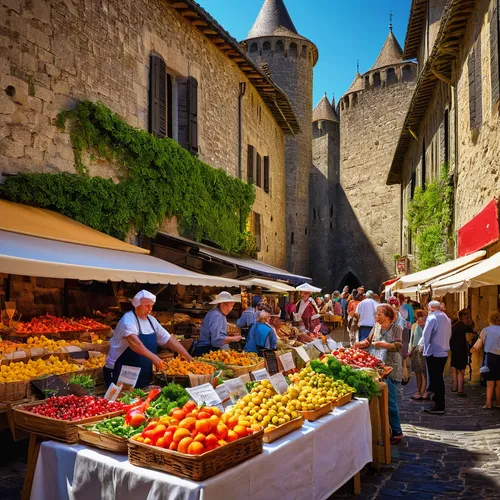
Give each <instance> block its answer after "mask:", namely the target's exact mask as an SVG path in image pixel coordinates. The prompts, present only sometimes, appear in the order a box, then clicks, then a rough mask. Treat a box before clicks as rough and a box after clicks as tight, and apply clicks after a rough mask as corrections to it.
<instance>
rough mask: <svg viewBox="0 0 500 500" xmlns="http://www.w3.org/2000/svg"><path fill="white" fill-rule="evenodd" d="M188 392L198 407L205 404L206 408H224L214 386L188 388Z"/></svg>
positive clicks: (205, 385) (204, 385)
mask: <svg viewBox="0 0 500 500" xmlns="http://www.w3.org/2000/svg"><path fill="white" fill-rule="evenodd" d="M226 384H227V382H226ZM186 391H187V392H188V393H189V395H190V396H191V397H192V398H193V399H194V402H195V403H196V404H197V405H203V404H205V405H206V406H219V407H222V401H221V399H220V397H219V395H218V394H217V392H215V389H214V388H213V387H212V384H203V385H198V386H196V387H188V388H186Z"/></svg>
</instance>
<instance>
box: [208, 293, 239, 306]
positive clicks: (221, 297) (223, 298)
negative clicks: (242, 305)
mask: <svg viewBox="0 0 500 500" xmlns="http://www.w3.org/2000/svg"><path fill="white" fill-rule="evenodd" d="M223 302H241V296H240V295H235V296H234V297H233V296H232V295H231V294H230V293H229V292H221V293H219V294H218V295H217V296H216V297H215V299H214V300H212V302H210V304H222V303H223Z"/></svg>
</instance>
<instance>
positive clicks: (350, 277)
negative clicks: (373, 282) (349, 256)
mask: <svg viewBox="0 0 500 500" xmlns="http://www.w3.org/2000/svg"><path fill="white" fill-rule="evenodd" d="M361 284H362V283H361V281H360V280H359V279H358V278H357V276H356V275H355V274H354V273H352V272H351V271H348V272H347V274H346V275H345V276H344V278H343V279H342V281H341V282H340V285H339V288H338V290H339V291H340V292H341V291H342V289H343V288H344V287H345V286H348V287H349V291H351V290H352V289H353V288H358V287H360V286H361Z"/></svg>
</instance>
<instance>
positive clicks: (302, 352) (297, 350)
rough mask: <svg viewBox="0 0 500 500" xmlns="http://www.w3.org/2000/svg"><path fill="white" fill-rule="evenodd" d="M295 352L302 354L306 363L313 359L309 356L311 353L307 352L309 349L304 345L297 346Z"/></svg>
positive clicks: (301, 356)
mask: <svg viewBox="0 0 500 500" xmlns="http://www.w3.org/2000/svg"><path fill="white" fill-rule="evenodd" d="M295 352H296V353H297V354H298V355H299V356H300V358H301V359H303V360H304V361H305V362H306V363H307V362H308V361H311V358H310V357H309V354H307V351H306V350H305V349H304V348H303V347H302V346H299V347H295Z"/></svg>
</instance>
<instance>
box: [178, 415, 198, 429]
mask: <svg viewBox="0 0 500 500" xmlns="http://www.w3.org/2000/svg"><path fill="white" fill-rule="evenodd" d="M195 425H196V419H195V418H194V417H186V418H185V419H183V420H181V421H180V422H179V427H180V428H181V429H189V430H190V431H191V430H193V429H194V428H195Z"/></svg>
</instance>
